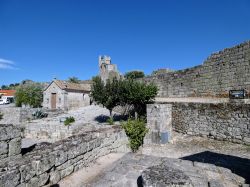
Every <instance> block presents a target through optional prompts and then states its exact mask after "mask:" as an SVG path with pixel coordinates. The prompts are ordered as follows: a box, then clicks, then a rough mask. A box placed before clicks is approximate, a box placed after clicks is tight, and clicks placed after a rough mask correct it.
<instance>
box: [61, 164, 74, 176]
mask: <svg viewBox="0 0 250 187" xmlns="http://www.w3.org/2000/svg"><path fill="white" fill-rule="evenodd" d="M73 171H74V166H69V167H68V168H66V169H64V170H62V171H61V172H60V174H61V178H64V177H66V176H68V175H70V174H71V173H72V172H73Z"/></svg>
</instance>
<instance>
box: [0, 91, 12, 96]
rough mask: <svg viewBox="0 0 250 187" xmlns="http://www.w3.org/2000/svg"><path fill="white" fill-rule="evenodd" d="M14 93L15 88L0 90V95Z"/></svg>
mask: <svg viewBox="0 0 250 187" xmlns="http://www.w3.org/2000/svg"><path fill="white" fill-rule="evenodd" d="M15 93H16V90H0V95H3V96H14V95H15Z"/></svg>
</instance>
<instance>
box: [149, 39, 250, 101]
mask: <svg viewBox="0 0 250 187" xmlns="http://www.w3.org/2000/svg"><path fill="white" fill-rule="evenodd" d="M144 81H146V82H154V83H155V84H156V85H157V86H158V88H159V93H158V96H159V97H227V96H228V91H229V90H232V89H246V90H247V91H248V93H250V41H248V42H245V43H242V44H240V45H237V46H235V47H232V48H227V49H224V50H222V51H220V52H217V53H214V54H212V55H211V56H210V57H208V59H207V60H206V61H205V62H204V63H203V64H202V65H199V66H195V67H192V68H189V69H184V70H180V71H175V72H169V73H163V74H157V75H155V76H149V77H146V78H145V79H144Z"/></svg>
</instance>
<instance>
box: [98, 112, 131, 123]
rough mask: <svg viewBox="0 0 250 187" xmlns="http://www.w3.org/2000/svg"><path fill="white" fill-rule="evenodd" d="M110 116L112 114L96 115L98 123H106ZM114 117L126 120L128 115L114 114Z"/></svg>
mask: <svg viewBox="0 0 250 187" xmlns="http://www.w3.org/2000/svg"><path fill="white" fill-rule="evenodd" d="M109 118H110V116H106V115H100V116H97V117H95V121H97V122H98V123H106V122H107V120H108V119H109ZM113 119H114V121H122V120H123V121H125V120H127V119H128V116H126V115H119V114H114V116H113Z"/></svg>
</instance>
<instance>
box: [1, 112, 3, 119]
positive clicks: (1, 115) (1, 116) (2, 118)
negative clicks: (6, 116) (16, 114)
mask: <svg viewBox="0 0 250 187" xmlns="http://www.w3.org/2000/svg"><path fill="white" fill-rule="evenodd" d="M2 119H3V114H2V113H1V112H0V120H2Z"/></svg>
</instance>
